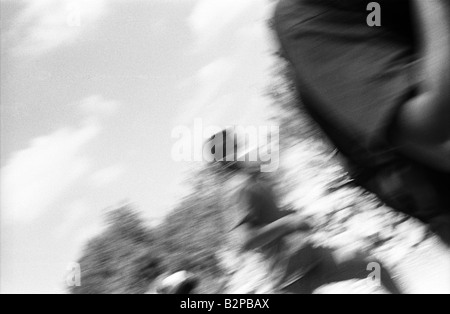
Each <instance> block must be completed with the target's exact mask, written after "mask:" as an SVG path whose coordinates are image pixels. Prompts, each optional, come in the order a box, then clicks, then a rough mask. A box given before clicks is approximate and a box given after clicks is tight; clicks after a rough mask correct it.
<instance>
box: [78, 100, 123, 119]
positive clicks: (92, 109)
mask: <svg viewBox="0 0 450 314" xmlns="http://www.w3.org/2000/svg"><path fill="white" fill-rule="evenodd" d="M79 106H80V109H81V111H82V112H83V113H84V114H86V115H87V116H89V117H101V116H110V115H113V114H115V113H117V111H118V109H119V103H118V102H117V101H114V100H107V99H105V98H103V96H100V95H94V96H90V97H88V98H85V99H83V100H82V101H81V102H80V104H79Z"/></svg>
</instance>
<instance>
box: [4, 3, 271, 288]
mask: <svg viewBox="0 0 450 314" xmlns="http://www.w3.org/2000/svg"><path fill="white" fill-rule="evenodd" d="M272 6H273V2H271V1H269V0H146V1H144V0H133V1H130V0H127V1H125V0H1V9H2V11H1V23H2V25H1V27H2V28H1V31H2V34H1V40H2V42H1V44H2V49H1V255H0V256H1V289H2V292H63V291H64V273H65V270H66V268H67V266H68V265H69V264H70V263H71V262H73V261H76V259H77V256H78V254H79V253H80V249H81V246H82V244H83V243H85V241H86V239H88V238H89V237H91V236H92V235H95V234H96V233H98V232H99V228H100V226H101V217H102V213H104V211H105V209H107V208H110V207H114V206H117V205H118V204H121V203H123V202H127V201H130V202H132V203H133V204H135V205H136V207H137V208H138V209H140V210H141V211H142V212H143V213H144V214H145V215H146V217H148V218H160V217H162V216H164V214H166V213H167V212H168V211H169V210H170V208H171V205H172V204H174V203H175V202H176V200H177V198H178V197H179V194H180V190H181V188H180V185H179V182H180V180H181V179H182V174H183V170H184V169H185V168H186V164H183V163H176V162H175V161H173V160H172V158H171V149H172V147H173V144H174V139H172V138H171V132H172V130H173V129H174V128H175V127H176V126H179V125H186V126H191V125H192V123H193V121H194V119H196V118H202V119H203V121H204V123H205V124H214V125H219V126H227V125H231V124H251V125H255V124H260V123H264V117H265V114H264V113H265V106H266V105H267V102H268V101H267V100H266V99H264V98H263V97H262V95H263V92H264V87H265V86H266V85H267V84H268V80H269V73H270V66H271V63H272V59H271V57H270V54H271V52H272V50H273V43H272V41H271V34H270V33H269V32H268V30H267V28H266V25H265V23H266V19H267V17H268V16H270V13H271V12H272V9H273V7H272Z"/></svg>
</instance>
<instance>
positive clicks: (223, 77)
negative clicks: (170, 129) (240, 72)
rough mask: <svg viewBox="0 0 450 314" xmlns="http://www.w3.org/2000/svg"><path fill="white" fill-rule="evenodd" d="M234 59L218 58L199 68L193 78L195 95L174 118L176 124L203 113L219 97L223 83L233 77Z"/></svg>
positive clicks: (186, 121)
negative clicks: (176, 117) (195, 89)
mask: <svg viewBox="0 0 450 314" xmlns="http://www.w3.org/2000/svg"><path fill="white" fill-rule="evenodd" d="M235 70H236V63H235V60H234V59H232V58H220V59H217V60H215V61H213V62H211V63H210V64H208V65H206V66H204V67H203V68H201V69H200V70H199V71H198V73H197V75H196V76H195V78H194V80H193V81H194V82H195V86H198V90H197V93H196V95H195V97H194V98H193V99H191V100H189V101H188V102H187V103H186V104H185V105H184V107H183V108H182V110H181V113H180V114H179V116H178V119H176V124H186V123H190V122H191V121H193V119H195V118H197V117H202V116H203V115H204V114H205V108H206V107H208V105H210V104H211V103H213V102H214V101H215V100H216V99H217V98H218V97H221V93H222V92H223V90H222V89H223V87H224V85H225V84H226V83H227V82H228V81H229V80H230V79H232V77H233V73H234V71H235Z"/></svg>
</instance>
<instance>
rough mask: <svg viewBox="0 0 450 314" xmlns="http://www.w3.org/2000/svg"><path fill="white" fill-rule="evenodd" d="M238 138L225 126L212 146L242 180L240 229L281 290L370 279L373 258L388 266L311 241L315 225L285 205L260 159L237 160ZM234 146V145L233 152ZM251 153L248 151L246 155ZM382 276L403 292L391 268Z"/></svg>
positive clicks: (306, 290) (227, 173)
mask: <svg viewBox="0 0 450 314" xmlns="http://www.w3.org/2000/svg"><path fill="white" fill-rule="evenodd" d="M235 138H236V136H235V134H234V133H233V131H232V130H225V131H223V132H221V133H218V134H216V135H215V136H213V137H212V139H211V141H210V142H209V143H208V144H207V145H209V147H208V149H211V150H214V151H215V153H216V158H215V160H216V161H215V162H216V164H217V165H219V167H220V168H222V170H223V176H224V177H225V178H227V180H228V181H231V180H233V181H234V182H238V183H239V188H238V195H239V196H238V197H237V199H238V200H239V201H238V203H239V210H240V211H241V215H242V216H243V217H244V219H242V220H241V222H240V223H239V224H238V225H237V226H236V227H235V229H236V228H239V227H242V228H245V234H246V240H245V242H244V243H243V244H242V249H243V250H259V251H260V252H261V253H263V254H264V256H265V257H266V258H267V259H268V261H270V262H271V264H272V273H273V274H275V275H276V276H277V277H278V278H277V281H278V283H277V289H278V290H279V292H283V293H295V294H300V293H301V294H311V293H313V292H314V291H315V290H316V289H317V288H319V287H321V286H323V285H325V284H329V283H335V282H341V281H346V280H351V279H366V278H368V277H369V274H370V271H368V270H367V268H368V265H369V264H370V263H373V262H375V263H378V264H379V265H380V266H381V265H382V264H381V263H380V262H379V261H377V260H374V259H371V258H370V257H369V256H367V255H365V254H363V253H359V252H358V253H355V254H353V255H352V256H349V255H348V256H346V257H343V256H341V257H339V256H338V255H337V254H335V252H333V251H332V250H330V249H327V248H323V247H317V246H314V244H313V243H310V242H308V241H307V240H306V238H307V236H308V233H311V232H312V230H313V228H312V227H311V226H310V224H308V223H307V222H306V221H305V219H304V218H302V217H299V215H297V214H295V212H294V211H282V210H280V209H279V207H278V205H277V199H276V197H275V195H274V193H273V192H272V189H271V186H270V185H268V184H267V183H266V182H264V180H262V178H261V171H260V167H259V166H260V164H259V162H241V161H239V162H236V160H242V158H241V157H242V156H238V152H239V153H240V150H239V148H238V147H237V144H236V143H237V141H236V140H235ZM218 139H220V140H218ZM219 143H220V144H219ZM219 146H221V147H219ZM230 147H232V148H234V149H232V152H230V149H229V148H230ZM219 152H221V153H219ZM247 153H248V152H245V151H244V152H243V154H244V155H245V154H247ZM217 154H218V155H217ZM230 154H231V156H230ZM230 157H231V158H230ZM227 160H235V161H227ZM295 233H303V234H304V239H305V240H304V241H303V242H304V243H302V245H296V246H297V247H299V249H297V250H296V251H295V252H293V253H291V252H290V251H289V246H287V245H286V243H285V238H286V237H287V236H289V235H291V234H295ZM301 241H302V240H301ZM379 280H380V282H381V284H382V285H383V286H384V287H385V288H386V289H387V290H388V291H389V292H391V293H393V294H399V293H400V289H399V288H398V287H397V285H396V283H395V282H394V280H393V279H392V277H391V275H390V274H389V272H388V271H387V270H386V269H384V268H383V270H382V271H381V278H379Z"/></svg>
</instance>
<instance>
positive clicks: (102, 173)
mask: <svg viewBox="0 0 450 314" xmlns="http://www.w3.org/2000/svg"><path fill="white" fill-rule="evenodd" d="M124 173H125V168H124V167H122V166H120V165H115V166H111V167H109V168H105V169H102V170H99V171H97V172H95V173H94V174H93V175H92V176H91V178H90V181H91V184H92V185H93V186H94V187H96V188H102V187H105V186H107V185H109V184H111V183H114V182H116V181H117V180H119V179H120V177H121V176H122V175H123V174H124Z"/></svg>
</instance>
